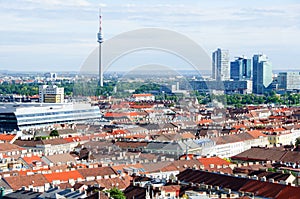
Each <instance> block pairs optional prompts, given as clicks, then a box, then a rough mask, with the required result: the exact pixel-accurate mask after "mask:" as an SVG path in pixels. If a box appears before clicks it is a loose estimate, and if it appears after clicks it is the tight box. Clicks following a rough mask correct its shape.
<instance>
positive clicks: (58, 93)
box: [39, 85, 64, 103]
mask: <svg viewBox="0 0 300 199" xmlns="http://www.w3.org/2000/svg"><path fill="white" fill-rule="evenodd" d="M39 101H40V103H64V88H59V87H57V86H56V85H41V86H39Z"/></svg>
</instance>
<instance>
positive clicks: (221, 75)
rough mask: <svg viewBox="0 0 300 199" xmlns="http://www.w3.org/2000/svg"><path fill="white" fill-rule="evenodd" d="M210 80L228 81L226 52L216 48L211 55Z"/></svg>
mask: <svg viewBox="0 0 300 199" xmlns="http://www.w3.org/2000/svg"><path fill="white" fill-rule="evenodd" d="M212 78H213V79H215V80H218V81H224V80H228V79H230V69H229V53H228V50H223V49H220V48H218V49H217V50H216V51H215V52H213V54H212Z"/></svg>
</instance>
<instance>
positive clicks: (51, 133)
mask: <svg viewBox="0 0 300 199" xmlns="http://www.w3.org/2000/svg"><path fill="white" fill-rule="evenodd" d="M49 135H50V136H51V137H54V136H59V133H58V131H57V130H56V129H55V130H52V131H51V132H50V134H49Z"/></svg>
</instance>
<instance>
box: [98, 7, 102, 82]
mask: <svg viewBox="0 0 300 199" xmlns="http://www.w3.org/2000/svg"><path fill="white" fill-rule="evenodd" d="M97 36H98V43H99V86H100V87H103V67H102V53H101V44H102V42H103V34H102V14H101V9H100V10H99V32H98V34H97Z"/></svg>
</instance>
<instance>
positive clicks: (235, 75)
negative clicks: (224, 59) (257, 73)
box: [230, 56, 251, 80]
mask: <svg viewBox="0 0 300 199" xmlns="http://www.w3.org/2000/svg"><path fill="white" fill-rule="evenodd" d="M230 79H233V80H250V79H251V59H247V58H246V57H244V56H243V57H237V58H236V60H235V61H232V62H230Z"/></svg>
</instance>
